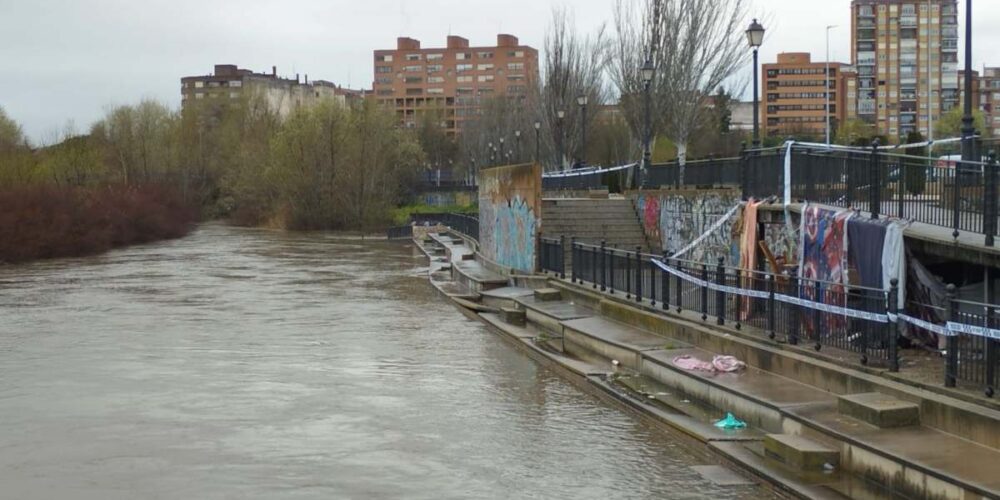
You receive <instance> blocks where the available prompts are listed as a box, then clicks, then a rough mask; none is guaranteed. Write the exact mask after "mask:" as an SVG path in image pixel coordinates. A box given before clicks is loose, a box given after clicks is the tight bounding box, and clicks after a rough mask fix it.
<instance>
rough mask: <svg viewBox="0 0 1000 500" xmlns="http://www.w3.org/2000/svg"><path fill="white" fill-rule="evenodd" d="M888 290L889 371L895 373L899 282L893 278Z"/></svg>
mask: <svg viewBox="0 0 1000 500" xmlns="http://www.w3.org/2000/svg"><path fill="white" fill-rule="evenodd" d="M890 283H891V287H890V288H889V310H888V312H889V315H890V316H891V317H890V318H889V321H890V322H891V324H892V327H891V328H889V345H888V346H887V347H888V348H889V371H890V372H893V373H896V372H898V371H899V329H900V327H901V326H902V323H903V322H902V321H901V320H900V319H899V280H898V279H896V278H893V279H892V281H890Z"/></svg>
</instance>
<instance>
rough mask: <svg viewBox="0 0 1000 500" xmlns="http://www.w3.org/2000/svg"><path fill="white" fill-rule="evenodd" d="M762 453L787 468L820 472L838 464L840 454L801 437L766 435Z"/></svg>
mask: <svg viewBox="0 0 1000 500" xmlns="http://www.w3.org/2000/svg"><path fill="white" fill-rule="evenodd" d="M764 453H765V454H766V455H767V456H768V457H769V458H773V459H775V460H777V461H779V462H781V463H783V464H785V465H787V466H789V467H792V468H794V469H798V470H804V471H820V470H823V469H824V468H827V467H833V468H836V467H837V465H838V464H840V452H838V451H837V450H834V449H833V448H830V447H827V446H826V445H824V444H820V443H817V442H816V441H813V440H811V439H807V438H804V437H802V436H793V435H789V434H768V435H767V436H765V437H764Z"/></svg>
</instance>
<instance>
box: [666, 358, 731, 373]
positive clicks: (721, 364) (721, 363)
mask: <svg viewBox="0 0 1000 500" xmlns="http://www.w3.org/2000/svg"><path fill="white" fill-rule="evenodd" d="M674 364H675V365H677V366H678V367H680V368H683V369H685V370H691V371H702V372H713V373H714V372H721V373H732V372H738V371H740V370H742V369H744V368H746V367H747V364H746V363H744V362H742V361H740V360H738V359H736V358H734V357H732V356H715V357H714V358H712V361H702V360H700V359H698V358H695V357H693V356H687V355H685V356H677V357H676V358H674Z"/></svg>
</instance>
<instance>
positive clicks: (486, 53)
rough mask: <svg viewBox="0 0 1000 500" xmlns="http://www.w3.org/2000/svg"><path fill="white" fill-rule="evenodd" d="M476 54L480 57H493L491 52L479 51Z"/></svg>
mask: <svg viewBox="0 0 1000 500" xmlns="http://www.w3.org/2000/svg"><path fill="white" fill-rule="evenodd" d="M477 55H478V56H479V58H480V59H493V53H492V52H479V53H478V54H477Z"/></svg>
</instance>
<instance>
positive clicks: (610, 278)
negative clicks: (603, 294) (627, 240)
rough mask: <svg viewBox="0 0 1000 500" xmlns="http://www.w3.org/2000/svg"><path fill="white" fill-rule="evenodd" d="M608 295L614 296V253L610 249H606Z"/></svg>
mask: <svg viewBox="0 0 1000 500" xmlns="http://www.w3.org/2000/svg"><path fill="white" fill-rule="evenodd" d="M607 257H608V261H609V262H608V263H607V266H608V293H610V294H611V295H614V294H615V251H614V249H612V248H609V249H608V255H607Z"/></svg>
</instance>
